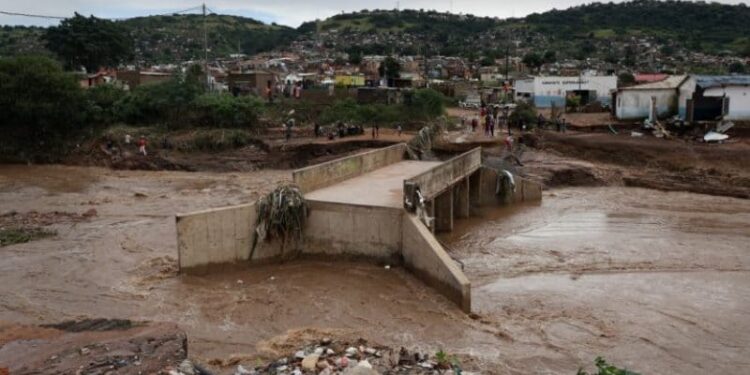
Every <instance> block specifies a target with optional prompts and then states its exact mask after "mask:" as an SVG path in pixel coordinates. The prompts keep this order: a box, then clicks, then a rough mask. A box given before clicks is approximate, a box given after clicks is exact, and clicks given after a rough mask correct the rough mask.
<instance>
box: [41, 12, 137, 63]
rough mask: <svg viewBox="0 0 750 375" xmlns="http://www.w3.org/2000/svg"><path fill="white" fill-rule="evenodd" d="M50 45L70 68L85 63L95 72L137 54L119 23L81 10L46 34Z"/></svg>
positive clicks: (50, 48) (48, 30) (46, 39)
mask: <svg viewBox="0 0 750 375" xmlns="http://www.w3.org/2000/svg"><path fill="white" fill-rule="evenodd" d="M44 40H45V41H46V44H47V48H48V49H49V50H50V51H52V52H54V53H56V54H57V55H58V56H59V57H60V59H62V60H63V61H64V62H65V66H66V67H67V68H69V69H75V70H77V69H78V68H80V67H81V66H83V67H84V68H86V70H87V71H89V72H93V71H96V70H97V69H99V68H100V67H114V66H117V65H119V64H121V63H123V62H125V61H129V60H131V59H132V58H133V43H132V41H131V40H130V38H129V37H128V33H127V31H126V30H125V29H124V28H123V27H122V26H121V25H120V24H118V23H115V22H113V21H109V20H104V19H100V18H96V17H94V16H90V17H84V16H82V15H80V14H78V13H76V14H75V16H74V17H72V18H66V19H65V20H63V21H62V22H61V23H60V26H53V27H50V28H49V29H47V31H46V33H45V34H44Z"/></svg>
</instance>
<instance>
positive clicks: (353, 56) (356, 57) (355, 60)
mask: <svg viewBox="0 0 750 375" xmlns="http://www.w3.org/2000/svg"><path fill="white" fill-rule="evenodd" d="M361 62H362V52H360V51H356V52H350V53H349V64H352V65H359V64H360V63H361Z"/></svg>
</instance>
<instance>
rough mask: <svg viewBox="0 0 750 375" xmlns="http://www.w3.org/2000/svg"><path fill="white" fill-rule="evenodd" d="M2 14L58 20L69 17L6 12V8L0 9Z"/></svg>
mask: <svg viewBox="0 0 750 375" xmlns="http://www.w3.org/2000/svg"><path fill="white" fill-rule="evenodd" d="M0 14H4V15H6V16H20V17H33V18H47V19H56V20H64V19H65V18H67V17H57V16H44V15H41V14H27V13H16V12H6V11H4V10H0Z"/></svg>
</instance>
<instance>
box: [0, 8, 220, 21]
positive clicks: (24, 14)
mask: <svg viewBox="0 0 750 375" xmlns="http://www.w3.org/2000/svg"><path fill="white" fill-rule="evenodd" d="M202 10H203V7H202V6H200V5H199V6H194V7H192V8H187V9H183V10H178V11H174V12H167V13H161V14H151V15H149V16H171V15H173V14H181V13H187V12H199V11H202ZM211 13H216V12H214V11H212V10H211ZM0 14H3V15H6V16H16V17H31V18H45V19H53V20H64V19H66V18H70V17H61V16H49V15H43V14H31V13H19V12H9V11H4V10H0ZM94 17H96V16H94ZM143 17H145V16H143ZM97 18H100V19H108V20H125V19H129V18H134V17H97Z"/></svg>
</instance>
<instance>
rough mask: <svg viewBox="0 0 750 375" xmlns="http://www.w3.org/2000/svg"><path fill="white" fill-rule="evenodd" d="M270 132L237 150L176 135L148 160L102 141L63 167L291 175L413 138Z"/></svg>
mask: <svg viewBox="0 0 750 375" xmlns="http://www.w3.org/2000/svg"><path fill="white" fill-rule="evenodd" d="M274 130H276V129H269V130H268V132H269V133H268V134H260V135H252V136H251V135H248V134H245V135H244V136H243V137H241V138H242V139H241V140H240V141H238V142H240V144H239V145H238V144H233V143H231V141H229V140H226V141H219V140H215V141H211V140H204V138H205V134H204V135H201V134H202V133H199V132H198V133H196V134H192V133H187V134H184V132H182V133H176V134H174V135H168V136H166V137H164V138H163V139H169V140H170V141H169V142H168V145H167V144H164V142H165V141H162V143H159V142H156V143H155V144H153V145H150V146H149V148H148V150H149V151H148V152H149V155H148V156H142V155H140V154H138V150H137V147H136V146H135V145H134V144H129V145H127V144H124V143H115V144H114V149H112V150H108V149H107V148H106V147H105V145H106V143H107V139H94V140H91V141H89V142H87V143H86V144H85V145H83V146H81V147H80V148H78V149H76V150H75V151H74V152H72V153H71V154H70V155H69V156H68V157H66V158H65V160H64V163H65V164H67V165H78V166H98V167H108V168H112V169H117V170H147V171H162V170H165V171H199V172H249V171H255V170H259V169H293V168H300V167H305V166H308V165H311V164H317V163H322V162H325V161H328V160H332V159H335V158H338V157H342V156H346V155H349V154H351V153H355V152H360V151H363V150H367V149H371V148H379V147H386V146H390V145H392V144H396V143H400V142H407V141H408V140H409V139H411V137H412V136H413V135H412V134H411V133H409V134H407V133H404V134H402V135H398V134H397V133H396V132H395V131H393V130H392V129H383V130H382V131H381V134H379V136H378V137H377V138H375V137H372V136H371V135H370V133H369V132H366V133H365V134H364V135H359V136H347V137H344V138H335V139H333V140H328V139H327V138H326V137H322V136H321V137H317V138H316V137H312V136H311V135H310V134H305V135H304V136H295V137H293V138H292V139H291V140H289V141H286V140H285V139H284V138H283V135H282V136H281V137H276V136H274V134H273V133H274V132H273V131H274ZM311 132H312V131H311V130H310V131H309V133H311ZM280 134H283V133H280ZM202 137H203V138H202ZM211 142H216V143H211Z"/></svg>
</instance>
